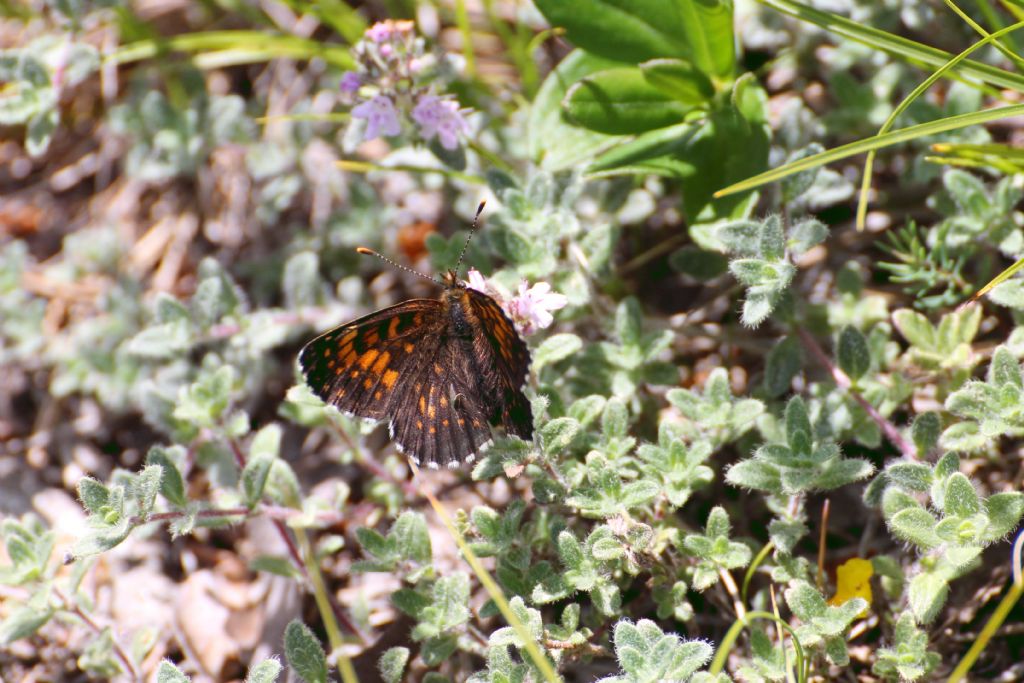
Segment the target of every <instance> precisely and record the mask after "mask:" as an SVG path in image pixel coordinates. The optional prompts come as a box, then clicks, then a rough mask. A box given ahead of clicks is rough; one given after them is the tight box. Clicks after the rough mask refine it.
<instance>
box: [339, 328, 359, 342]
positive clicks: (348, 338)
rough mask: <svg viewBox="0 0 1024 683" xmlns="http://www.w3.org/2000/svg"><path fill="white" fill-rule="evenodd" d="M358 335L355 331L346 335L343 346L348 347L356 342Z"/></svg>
mask: <svg viewBox="0 0 1024 683" xmlns="http://www.w3.org/2000/svg"><path fill="white" fill-rule="evenodd" d="M357 334H358V333H357V332H356V331H355V330H349V331H348V332H346V333H345V336H344V337H342V338H341V345H342V346H348V345H349V344H351V343H352V342H353V340H355V338H356V335H357Z"/></svg>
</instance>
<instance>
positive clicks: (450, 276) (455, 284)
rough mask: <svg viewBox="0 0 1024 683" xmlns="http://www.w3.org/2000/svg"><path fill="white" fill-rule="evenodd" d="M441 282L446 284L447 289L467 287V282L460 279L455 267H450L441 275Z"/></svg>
mask: <svg viewBox="0 0 1024 683" xmlns="http://www.w3.org/2000/svg"><path fill="white" fill-rule="evenodd" d="M441 282H442V283H443V284H444V288H445V289H465V288H466V283H464V282H463V281H462V280H460V279H459V276H458V274H457V273H456V272H455V270H454V269H451V268H449V269H448V271H447V272H445V273H444V274H443V275H442V276H441Z"/></svg>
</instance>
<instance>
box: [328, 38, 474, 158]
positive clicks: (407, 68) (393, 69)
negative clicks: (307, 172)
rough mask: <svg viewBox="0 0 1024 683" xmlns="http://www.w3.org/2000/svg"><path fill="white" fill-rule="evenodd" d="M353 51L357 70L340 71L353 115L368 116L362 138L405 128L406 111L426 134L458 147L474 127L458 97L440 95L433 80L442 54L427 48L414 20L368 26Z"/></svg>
mask: <svg viewBox="0 0 1024 683" xmlns="http://www.w3.org/2000/svg"><path fill="white" fill-rule="evenodd" d="M353 54H354V55H355V57H356V59H357V61H358V62H359V69H358V71H347V72H345V73H344V74H343V75H342V77H341V84H340V90H341V92H342V95H343V96H344V97H345V98H346V99H347V100H349V101H350V102H351V103H352V104H353V107H352V118H353V119H356V120H359V121H362V122H364V123H363V124H362V125H364V126H365V127H364V129H363V139H364V140H372V139H373V138H376V137H380V136H395V135H399V134H401V132H402V129H403V126H402V123H403V118H404V116H405V115H407V116H408V118H409V119H411V121H412V123H414V124H415V125H416V126H417V127H418V133H419V135H420V137H421V138H422V139H423V140H426V141H430V140H433V139H434V137H435V136H436V137H437V139H438V141H439V142H440V143H441V146H442V147H444V148H445V149H449V150H453V149H456V148H457V147H458V146H459V140H460V138H461V137H463V136H465V135H466V134H467V133H469V124H468V123H467V122H466V118H465V116H466V114H467V113H468V111H469V110H467V109H461V108H460V107H459V103H458V102H457V101H455V99H454V98H453V97H450V96H441V95H437V94H436V93H435V91H434V89H433V87H432V85H431V84H430V83H429V81H430V79H431V77H432V76H433V75H434V74H432V73H431V68H430V67H431V65H432V64H436V62H437V58H436V57H435V56H434V55H431V54H427V53H426V51H425V48H424V43H423V40H422V39H421V38H417V37H416V35H415V32H414V25H413V22H411V21H392V20H388V21H381V22H377V23H376V24H374V25H373V26H371V27H370V28H368V29H367V30H366V33H365V34H364V35H363V39H362V40H361V41H359V43H357V44H356V46H355V48H354V50H353Z"/></svg>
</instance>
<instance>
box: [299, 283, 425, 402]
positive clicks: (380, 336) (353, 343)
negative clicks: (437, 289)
mask: <svg viewBox="0 0 1024 683" xmlns="http://www.w3.org/2000/svg"><path fill="white" fill-rule="evenodd" d="M441 309H442V306H441V303H440V302H439V301H436V300H433V299H411V300H409V301H405V302H403V303H400V304H397V305H395V306H391V307H389V308H385V309H383V310H380V311H377V312H376V313H371V314H370V315H367V316H364V317H362V318H360V319H358V320H355V321H353V322H350V323H348V324H345V325H342V326H340V327H336V328H335V329H333V330H331V331H329V332H326V333H324V334H322V335H320V336H319V337H317V338H316V339H314V340H313V341H311V342H309V343H308V344H306V346H305V347H303V349H302V351H301V352H300V354H299V364H300V366H301V367H302V373H303V375H304V376H305V378H306V383H307V384H308V385H309V386H310V387H311V388H312V389H313V391H314V393H316V394H317V395H318V396H319V397H320V398H321V399H323V401H324V402H326V403H329V404H331V405H334V406H336V407H337V408H338V409H339V410H341V411H342V412H345V413H348V414H351V415H355V416H358V417H362V418H367V419H372V420H380V419H383V418H384V417H386V416H387V415H388V414H389V413H390V412H391V410H392V405H393V403H394V401H395V398H396V396H397V395H398V393H399V392H398V389H399V388H400V387H401V386H403V384H404V383H405V382H406V381H408V379H409V376H410V375H411V374H415V372H416V371H417V368H418V364H419V359H420V358H422V354H423V352H427V353H429V352H430V351H431V349H424V348H423V347H424V346H425V345H429V346H435V345H436V340H437V339H438V338H439V335H440V332H441V331H442V329H443V327H444V324H445V321H444V318H443V315H442V310H441Z"/></svg>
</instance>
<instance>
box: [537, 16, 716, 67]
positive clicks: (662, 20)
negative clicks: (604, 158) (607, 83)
mask: <svg viewBox="0 0 1024 683" xmlns="http://www.w3.org/2000/svg"><path fill="white" fill-rule="evenodd" d="M536 4H537V8H538V9H539V10H540V11H541V12H542V13H543V14H544V16H545V17H546V18H547V20H548V21H549V22H551V24H552V26H563V27H565V30H566V36H567V38H568V39H569V41H570V42H572V43H574V44H575V45H578V46H579V47H582V48H583V49H585V50H587V51H588V52H592V53H594V54H596V55H600V56H602V57H606V58H608V59H614V60H616V61H620V62H626V63H634V64H635V63H638V62H643V61H646V60H648V59H657V58H659V57H679V58H681V59H685V60H687V61H689V62H691V63H692V64H694V65H695V66H696V67H697V68H698V69H700V70H701V71H703V72H705V73H707V74H709V75H712V76H719V77H724V78H727V77H729V76H731V75H732V72H733V69H734V66H735V60H736V55H735V49H736V48H735V41H734V39H733V26H732V3H731V2H721V1H717V0H632V1H630V2H623V1H622V0H538V1H537V3H536Z"/></svg>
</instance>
